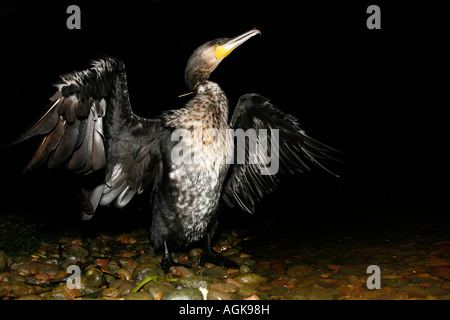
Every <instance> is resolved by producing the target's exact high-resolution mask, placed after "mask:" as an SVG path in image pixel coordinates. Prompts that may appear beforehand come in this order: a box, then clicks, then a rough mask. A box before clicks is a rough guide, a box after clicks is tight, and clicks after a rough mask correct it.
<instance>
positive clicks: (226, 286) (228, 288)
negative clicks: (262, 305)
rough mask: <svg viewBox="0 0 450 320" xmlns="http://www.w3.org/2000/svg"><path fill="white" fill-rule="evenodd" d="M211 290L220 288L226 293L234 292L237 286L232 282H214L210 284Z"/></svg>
mask: <svg viewBox="0 0 450 320" xmlns="http://www.w3.org/2000/svg"><path fill="white" fill-rule="evenodd" d="M210 289H211V290H220V291H223V292H227V293H235V292H236V291H237V290H238V287H237V286H236V285H235V284H234V283H223V282H222V283H215V284H211V285H210Z"/></svg>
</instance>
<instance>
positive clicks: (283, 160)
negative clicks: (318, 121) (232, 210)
mask: <svg viewBox="0 0 450 320" xmlns="http://www.w3.org/2000/svg"><path fill="white" fill-rule="evenodd" d="M230 126H231V127H232V128H233V129H235V130H237V129H242V130H243V131H246V132H247V131H248V130H253V131H254V132H256V131H258V132H260V130H261V129H262V130H263V131H267V132H268V131H270V132H271V134H270V136H269V135H267V136H266V139H264V138H263V136H261V133H259V136H256V134H255V137H254V139H253V143H252V145H253V146H254V148H250V146H249V145H245V146H244V148H242V150H239V143H237V144H235V145H234V155H235V156H236V154H239V152H240V151H245V152H244V161H241V163H239V161H235V162H234V164H233V165H232V166H231V167H230V170H229V172H228V177H227V179H226V181H225V184H224V192H223V195H222V197H223V199H224V200H225V202H226V203H227V204H228V205H230V206H234V204H235V203H238V204H239V206H240V207H241V208H242V209H244V210H245V211H247V212H249V213H254V211H255V205H256V203H257V202H258V201H260V200H261V199H262V198H263V197H264V195H265V194H268V193H270V192H272V191H273V190H274V189H275V188H276V186H277V185H278V183H279V181H280V178H281V175H282V174H284V173H295V172H300V173H301V172H303V171H304V170H310V166H309V165H308V164H307V163H308V162H309V163H311V164H314V165H317V166H319V167H321V168H322V169H324V170H326V171H328V172H329V173H331V174H333V175H335V174H334V173H332V172H331V171H330V170H329V169H327V168H326V167H325V166H324V165H323V164H322V163H321V160H325V159H332V160H337V159H336V158H335V156H334V155H339V154H340V153H341V152H340V151H338V150H336V149H334V148H331V147H329V146H327V145H325V144H323V143H321V142H319V141H317V140H315V139H313V138H311V137H310V136H308V135H307V134H306V133H305V131H303V130H302V129H301V128H300V126H299V122H298V120H297V118H295V117H294V116H293V115H290V114H285V113H284V112H282V111H281V110H280V109H278V108H277V107H275V106H274V105H273V104H272V103H271V102H270V101H269V99H267V98H265V97H263V96H261V95H259V94H246V95H243V96H242V97H241V98H240V99H239V102H238V105H237V106H236V109H235V111H234V113H233V116H232V118H231V123H230ZM274 135H276V137H275V136H274ZM250 140H252V139H250ZM269 154H270V158H269ZM267 160H270V161H267ZM337 161H339V160H337ZM268 162H271V163H270V167H271V166H272V165H273V164H274V163H276V164H277V166H276V167H275V168H270V169H273V170H267V167H268ZM335 176H337V175H335Z"/></svg>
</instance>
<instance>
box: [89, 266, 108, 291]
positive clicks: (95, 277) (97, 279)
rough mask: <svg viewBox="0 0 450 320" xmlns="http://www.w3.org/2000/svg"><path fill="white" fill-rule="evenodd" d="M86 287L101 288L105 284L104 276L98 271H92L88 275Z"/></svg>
mask: <svg viewBox="0 0 450 320" xmlns="http://www.w3.org/2000/svg"><path fill="white" fill-rule="evenodd" d="M86 275H87V276H86V278H85V279H86V285H87V286H90V287H94V288H96V287H100V286H102V285H103V284H105V279H104V277H103V274H102V273H101V272H100V271H98V270H95V269H94V270H90V271H88V272H87V273H86Z"/></svg>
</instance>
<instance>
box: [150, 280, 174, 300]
mask: <svg viewBox="0 0 450 320" xmlns="http://www.w3.org/2000/svg"><path fill="white" fill-rule="evenodd" d="M144 290H145V291H147V293H149V294H151V295H152V296H153V298H156V297H157V296H158V295H159V294H163V295H164V294H166V293H169V292H172V291H175V290H176V289H175V287H174V286H173V285H171V284H170V283H168V282H159V283H158V282H153V281H152V282H150V283H148V284H146V285H145V286H144Z"/></svg>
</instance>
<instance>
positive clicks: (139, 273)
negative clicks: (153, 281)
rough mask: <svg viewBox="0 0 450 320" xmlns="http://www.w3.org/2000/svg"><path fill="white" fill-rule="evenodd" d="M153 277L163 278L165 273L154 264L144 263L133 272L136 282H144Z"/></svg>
mask: <svg viewBox="0 0 450 320" xmlns="http://www.w3.org/2000/svg"><path fill="white" fill-rule="evenodd" d="M153 275H159V276H163V275H164V271H163V270H162V269H161V268H159V267H158V266H156V265H155V264H154V263H143V264H139V265H138V266H137V267H136V268H135V269H134V271H133V274H132V276H133V279H134V280H135V281H136V282H142V280H144V279H146V278H148V277H150V276H153Z"/></svg>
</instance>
